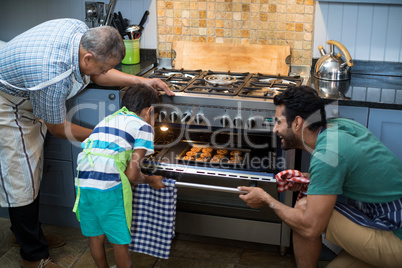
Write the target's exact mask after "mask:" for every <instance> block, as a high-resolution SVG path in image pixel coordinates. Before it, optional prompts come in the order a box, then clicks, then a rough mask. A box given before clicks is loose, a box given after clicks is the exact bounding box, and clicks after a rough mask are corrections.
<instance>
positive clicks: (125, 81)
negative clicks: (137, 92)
mask: <svg viewBox="0 0 402 268" xmlns="http://www.w3.org/2000/svg"><path fill="white" fill-rule="evenodd" d="M91 80H92V81H93V82H94V83H96V84H98V85H101V86H122V87H123V86H133V85H135V84H145V85H147V86H149V87H151V88H153V89H154V90H156V91H157V90H158V88H160V89H162V90H163V91H165V92H166V94H167V95H169V96H174V93H173V91H171V90H170V88H169V87H168V86H167V85H166V84H165V83H164V82H163V81H162V80H160V79H158V78H154V79H150V78H144V77H140V76H135V75H131V74H126V73H123V72H120V71H119V70H116V69H111V70H109V71H108V72H107V73H105V74H101V75H93V76H91Z"/></svg>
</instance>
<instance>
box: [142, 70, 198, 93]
mask: <svg viewBox="0 0 402 268" xmlns="http://www.w3.org/2000/svg"><path fill="white" fill-rule="evenodd" d="M202 73H203V71H202V70H185V69H167V68H161V69H156V70H155V71H154V73H153V74H151V75H150V76H149V78H159V79H161V80H162V81H163V82H165V83H166V84H167V85H168V87H169V88H170V89H171V90H172V91H173V92H181V91H184V90H185V88H186V87H188V86H189V85H190V84H191V83H192V82H193V81H194V80H195V79H196V78H198V77H200V75H201V74H202Z"/></svg>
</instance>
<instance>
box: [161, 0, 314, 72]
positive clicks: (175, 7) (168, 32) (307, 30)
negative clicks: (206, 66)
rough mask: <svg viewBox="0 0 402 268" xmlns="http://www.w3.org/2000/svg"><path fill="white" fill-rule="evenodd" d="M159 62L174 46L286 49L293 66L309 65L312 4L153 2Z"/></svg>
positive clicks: (304, 0)
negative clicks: (200, 44) (201, 44)
mask: <svg viewBox="0 0 402 268" xmlns="http://www.w3.org/2000/svg"><path fill="white" fill-rule="evenodd" d="M157 12H158V16H157V17H158V49H159V57H162V58H170V57H171V49H172V44H173V41H176V40H182V41H195V42H215V43H245V44H266V45H289V46H290V48H291V60H292V65H311V58H312V44H313V23H314V2H313V0H260V1H257V0H157Z"/></svg>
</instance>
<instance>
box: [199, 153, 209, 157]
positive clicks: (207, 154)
mask: <svg viewBox="0 0 402 268" xmlns="http://www.w3.org/2000/svg"><path fill="white" fill-rule="evenodd" d="M211 156H212V155H211V153H202V154H201V157H211Z"/></svg>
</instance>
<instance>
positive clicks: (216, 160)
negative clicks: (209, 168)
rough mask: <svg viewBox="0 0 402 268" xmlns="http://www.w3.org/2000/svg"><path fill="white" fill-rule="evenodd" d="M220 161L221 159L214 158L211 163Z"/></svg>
mask: <svg viewBox="0 0 402 268" xmlns="http://www.w3.org/2000/svg"><path fill="white" fill-rule="evenodd" d="M220 161H221V159H220V158H217V157H212V159H211V160H210V161H209V162H211V163H219V162H220Z"/></svg>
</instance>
